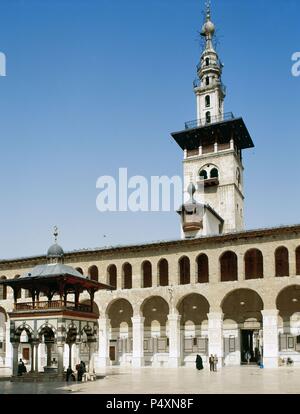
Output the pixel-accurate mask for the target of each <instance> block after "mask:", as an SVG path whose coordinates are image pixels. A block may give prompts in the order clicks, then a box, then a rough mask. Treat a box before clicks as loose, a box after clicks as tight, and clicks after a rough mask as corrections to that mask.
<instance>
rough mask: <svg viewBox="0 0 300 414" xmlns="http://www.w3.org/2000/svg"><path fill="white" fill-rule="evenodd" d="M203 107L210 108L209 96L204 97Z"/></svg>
mask: <svg viewBox="0 0 300 414" xmlns="http://www.w3.org/2000/svg"><path fill="white" fill-rule="evenodd" d="M205 106H206V107H207V108H209V107H210V96H209V95H206V97H205Z"/></svg>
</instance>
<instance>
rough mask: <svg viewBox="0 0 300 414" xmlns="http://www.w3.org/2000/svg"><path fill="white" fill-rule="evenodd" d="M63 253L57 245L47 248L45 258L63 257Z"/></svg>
mask: <svg viewBox="0 0 300 414" xmlns="http://www.w3.org/2000/svg"><path fill="white" fill-rule="evenodd" d="M63 255H64V251H63V249H62V247H60V246H59V245H58V244H57V243H55V244H53V245H52V246H51V247H49V249H48V252H47V256H48V257H63Z"/></svg>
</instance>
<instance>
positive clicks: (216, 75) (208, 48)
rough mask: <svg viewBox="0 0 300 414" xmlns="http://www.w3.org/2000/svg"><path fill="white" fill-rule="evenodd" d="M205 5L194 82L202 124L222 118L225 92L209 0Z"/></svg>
mask: <svg viewBox="0 0 300 414" xmlns="http://www.w3.org/2000/svg"><path fill="white" fill-rule="evenodd" d="M206 7H207V9H206V21H205V23H204V25H203V27H202V31H201V36H203V37H204V38H205V47H204V50H203V53H202V55H201V59H200V63H199V65H198V66H197V75H198V77H197V79H196V80H195V82H194V91H195V94H196V99H197V119H198V120H199V121H200V123H202V124H204V123H211V122H213V121H216V120H219V119H222V117H223V115H224V98H225V94H226V90H225V87H224V85H223V84H222V81H221V76H222V68H223V65H222V63H221V62H220V60H219V57H218V54H217V52H216V51H215V49H214V45H213V38H214V34H215V25H214V24H213V22H212V21H211V12H210V2H208V3H207V6H206Z"/></svg>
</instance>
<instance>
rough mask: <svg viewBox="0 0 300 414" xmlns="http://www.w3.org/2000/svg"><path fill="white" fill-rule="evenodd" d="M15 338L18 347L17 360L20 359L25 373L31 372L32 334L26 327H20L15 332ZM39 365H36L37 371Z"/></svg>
mask: <svg viewBox="0 0 300 414" xmlns="http://www.w3.org/2000/svg"><path fill="white" fill-rule="evenodd" d="M15 338H16V339H17V341H16V342H17V343H19V346H18V350H17V353H18V360H19V359H20V358H22V360H23V362H24V364H25V367H26V370H27V372H28V371H29V370H30V369H31V370H33V362H34V361H33V358H32V352H31V350H32V347H31V345H32V334H31V332H30V330H29V328H28V327H27V326H21V327H19V328H18V329H17V330H16V331H15ZM39 367H40V365H39V364H38V367H37V369H39Z"/></svg>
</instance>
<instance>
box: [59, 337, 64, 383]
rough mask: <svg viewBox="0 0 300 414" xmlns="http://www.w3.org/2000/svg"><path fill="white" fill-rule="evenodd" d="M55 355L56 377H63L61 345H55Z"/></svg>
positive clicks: (62, 347)
mask: <svg viewBox="0 0 300 414" xmlns="http://www.w3.org/2000/svg"><path fill="white" fill-rule="evenodd" d="M57 354H58V360H57V373H58V375H63V373H64V345H63V344H57Z"/></svg>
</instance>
